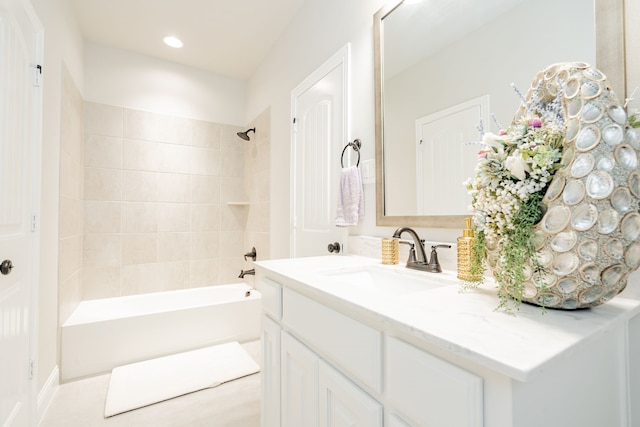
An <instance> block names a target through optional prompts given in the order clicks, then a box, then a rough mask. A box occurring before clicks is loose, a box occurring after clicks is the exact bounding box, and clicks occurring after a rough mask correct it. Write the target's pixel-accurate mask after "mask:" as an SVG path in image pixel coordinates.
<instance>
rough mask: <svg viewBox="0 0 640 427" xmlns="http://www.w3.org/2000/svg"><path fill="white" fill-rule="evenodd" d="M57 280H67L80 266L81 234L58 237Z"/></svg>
mask: <svg viewBox="0 0 640 427" xmlns="http://www.w3.org/2000/svg"><path fill="white" fill-rule="evenodd" d="M59 245H60V248H59V251H60V255H59V256H60V268H59V270H58V278H59V280H68V279H69V278H70V277H71V276H72V275H74V274H75V273H77V272H78V271H80V268H81V267H82V236H71V237H66V238H64V239H60V243H59Z"/></svg>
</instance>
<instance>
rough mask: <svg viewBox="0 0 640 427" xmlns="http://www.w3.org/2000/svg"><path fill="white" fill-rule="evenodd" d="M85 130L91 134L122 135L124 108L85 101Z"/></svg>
mask: <svg viewBox="0 0 640 427" xmlns="http://www.w3.org/2000/svg"><path fill="white" fill-rule="evenodd" d="M84 105H85V107H84V117H85V119H84V131H85V133H87V134H90V135H106V136H116V137H122V135H123V134H122V125H123V108H122V107H114V106H112V105H104V104H96V103H93V102H85V104H84Z"/></svg>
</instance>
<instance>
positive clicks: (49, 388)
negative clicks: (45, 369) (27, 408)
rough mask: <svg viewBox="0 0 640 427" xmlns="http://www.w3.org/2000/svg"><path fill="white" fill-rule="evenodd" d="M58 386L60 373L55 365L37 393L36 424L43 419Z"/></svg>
mask: <svg viewBox="0 0 640 427" xmlns="http://www.w3.org/2000/svg"><path fill="white" fill-rule="evenodd" d="M59 385H60V371H59V369H58V366H57V365H56V366H55V367H54V368H53V370H52V371H51V373H50V374H49V377H48V378H47V381H45V383H44V385H43V386H42V388H41V389H40V392H39V393H38V423H39V422H40V421H41V420H42V417H44V413H45V412H46V411H47V408H48V407H49V405H50V404H51V401H52V400H53V396H54V395H55V394H56V390H58V386H59Z"/></svg>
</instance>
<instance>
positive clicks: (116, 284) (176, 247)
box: [82, 102, 269, 300]
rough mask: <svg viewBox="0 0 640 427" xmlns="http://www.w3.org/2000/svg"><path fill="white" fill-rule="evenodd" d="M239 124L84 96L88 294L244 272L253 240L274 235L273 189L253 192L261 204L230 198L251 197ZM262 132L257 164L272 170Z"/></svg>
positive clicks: (222, 279) (211, 280) (177, 285)
mask: <svg viewBox="0 0 640 427" xmlns="http://www.w3.org/2000/svg"><path fill="white" fill-rule="evenodd" d="M262 117H263V116H261V117H260V118H258V119H257V121H262V120H264V121H265V123H266V124H267V127H265V128H264V129H262V132H261V133H260V134H264V135H268V134H269V133H268V122H269V119H268V113H267V115H266V117H267V118H266V119H262ZM239 130H245V129H241V128H238V127H236V126H229V125H223V124H217V123H211V122H206V121H199V120H191V119H184V118H179V117H173V116H166V115H160V114H154V113H149V112H144V111H138V110H132V109H128V108H122V107H117V106H110V105H103V104H96V103H89V102H87V103H85V146H84V198H83V199H84V209H83V211H84V212H83V218H84V219H83V232H84V234H83V242H82V248H83V250H82V299H85V300H86V299H94V298H105V297H113V296H121V295H131V294H139V293H146V292H157V291H164V290H175V289H183V288H189V287H197V286H206V285H216V284H221V283H233V282H237V281H239V279H237V276H238V274H239V273H240V269H241V268H247V267H246V266H245V263H244V260H243V257H242V255H243V254H244V253H245V252H246V251H247V250H246V249H247V248H246V243H247V242H256V243H255V245H261V246H262V245H263V244H264V245H265V246H264V248H265V249H266V248H267V247H268V240H269V237H268V196H267V199H266V200H267V204H266V205H265V204H264V202H263V200H264V194H263V192H261V194H260V195H259V196H257V195H255V194H254V195H253V196H255V197H258V198H259V201H260V202H259V204H258V205H257V206H256V209H255V210H254V209H252V207H253V206H252V205H251V204H250V205H235V204H228V202H235V201H247V200H249V201H250V196H252V194H247V193H246V192H245V161H246V160H247V159H248V160H249V161H251V159H252V154H251V153H250V152H249V153H247V154H246V153H245V149H246V147H247V143H246V142H244V141H242V140H241V139H240V138H238V137H237V135H236V132H238V131H239ZM260 134H259V135H260ZM252 136H253V134H252ZM263 141H264V144H265V146H267V156H266V157H265V158H264V159H266V163H265V164H262V161H261V160H260V161H259V160H258V158H259V157H261V156H257V153H258V152H260V151H261V150H262V148H261V147H260V146H259V144H258V139H257V138H256V139H255V142H253V141H252V142H253V144H254V146H255V147H254V148H255V150H256V151H255V152H256V156H255V161H256V162H257V163H258V164H257V165H255V166H252V169H255V170H256V171H260V172H259V173H264V172H265V171H266V173H267V175H268V168H269V165H268V143H269V141H268V137H266V138H263ZM249 151H251V150H250V149H249ZM264 178H265V177H264V175H262V176H261V178H260V179H263V181H266V182H267V183H268V181H269V179H268V176H267V177H266V179H264ZM249 179H250V180H253V179H254V176H253V172H252V173H250V174H249ZM251 192H252V193H253V190H252V191H251ZM266 194H268V184H267V190H266ZM253 196H252V197H253ZM264 218H266V221H267V223H266V226H265V224H264V223H263V221H264ZM245 230H246V231H247V235H246V236H245ZM249 236H251V237H249ZM245 239H246V240H245ZM249 249H250V248H249Z"/></svg>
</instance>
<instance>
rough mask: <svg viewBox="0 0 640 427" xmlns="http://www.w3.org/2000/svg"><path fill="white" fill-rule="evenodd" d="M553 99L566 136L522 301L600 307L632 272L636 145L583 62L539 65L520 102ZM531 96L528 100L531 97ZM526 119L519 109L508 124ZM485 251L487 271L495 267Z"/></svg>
mask: <svg viewBox="0 0 640 427" xmlns="http://www.w3.org/2000/svg"><path fill="white" fill-rule="evenodd" d="M558 93H560V98H561V101H562V105H563V110H564V116H565V123H566V135H565V139H564V143H563V150H562V153H563V154H562V161H561V168H560V169H559V170H558V171H557V172H556V173H555V175H554V177H553V180H552V181H551V183H550V184H549V186H548V188H547V191H546V193H545V195H544V198H543V212H544V214H543V216H542V219H541V220H540V221H539V222H538V223H537V224H536V225H535V226H534V235H535V238H534V240H535V247H536V250H537V265H538V266H542V267H543V271H542V272H541V273H536V274H534V273H533V272H534V267H533V263H532V262H531V261H529V263H528V265H526V266H525V277H526V278H527V280H526V281H525V283H524V290H523V295H522V301H525V302H528V303H533V304H536V305H540V306H544V307H548V308H558V309H569V310H572V309H579V308H587V307H593V306H597V305H599V304H603V303H605V302H607V301H608V300H610V299H611V298H613V297H614V296H615V295H617V294H618V293H620V292H621V291H622V290H623V289H624V288H625V287H626V285H627V277H628V275H629V274H630V273H631V272H632V271H634V270H636V269H637V268H638V266H640V241H638V238H639V237H640V213H638V211H639V208H640V171H639V170H638V154H639V150H640V143H639V141H638V136H637V135H636V133H635V131H634V129H632V128H631V127H630V126H629V122H628V119H627V115H626V112H625V109H624V108H623V106H622V105H620V103H619V102H618V100H617V98H616V95H615V94H614V93H613V91H612V90H611V88H610V87H609V86H608V84H607V80H606V77H605V75H604V74H603V73H601V72H600V71H598V70H597V69H595V68H592V67H590V66H589V65H588V64H584V63H560V64H555V65H551V66H549V67H547V68H546V69H544V70H543V71H541V72H539V73H538V74H537V75H536V76H535V78H534V79H533V82H532V86H531V88H529V90H528V91H527V94H526V96H525V98H526V99H527V100H530V99H531V98H532V97H533V96H536V97H537V98H538V99H542V100H545V99H546V100H553V99H556V98H557V96H558ZM534 94H535V95H534ZM524 114H526V111H525V109H524V107H521V108H520V110H519V111H518V112H517V113H516V115H515V117H514V122H515V121H516V120H517V119H519V118H520V117H522V116H523V115H524ZM493 256H494V257H493V262H492V251H491V248H488V258H489V265H490V267H491V268H492V270H493V271H494V273H495V271H496V269H499V268H500V267H499V261H496V254H495V253H494V254H493Z"/></svg>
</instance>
